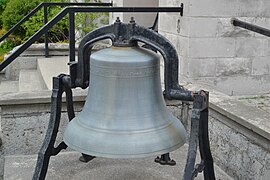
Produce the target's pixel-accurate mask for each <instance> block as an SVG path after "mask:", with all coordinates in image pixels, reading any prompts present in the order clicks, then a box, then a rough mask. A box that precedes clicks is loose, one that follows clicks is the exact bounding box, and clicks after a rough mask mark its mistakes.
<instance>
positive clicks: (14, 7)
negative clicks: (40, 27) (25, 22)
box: [2, 0, 41, 38]
mask: <svg viewBox="0 0 270 180" xmlns="http://www.w3.org/2000/svg"><path fill="white" fill-rule="evenodd" d="M40 1H41V0H10V1H8V3H7V4H6V8H5V10H4V12H3V13H2V20H3V28H4V29H6V30H8V29H10V28H12V27H13V26H14V25H15V24H17V23H18V22H19V21H20V20H21V19H22V18H23V17H24V16H25V15H26V14H27V13H29V12H30V11H31V10H32V9H34V8H35V7H36V6H37V5H38V4H39V3H40ZM25 33H26V30H25V29H24V28H23V27H22V26H21V27H19V28H18V29H17V30H16V31H15V32H14V35H17V36H19V37H21V38H22V37H23V36H24V35H25Z"/></svg>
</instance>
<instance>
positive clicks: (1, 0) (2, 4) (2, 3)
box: [0, 0, 8, 28]
mask: <svg viewBox="0 0 270 180" xmlns="http://www.w3.org/2000/svg"><path fill="white" fill-rule="evenodd" d="M7 2H8V0H0V28H2V26H3V21H2V13H3V11H4V10H5V8H6V4H7Z"/></svg>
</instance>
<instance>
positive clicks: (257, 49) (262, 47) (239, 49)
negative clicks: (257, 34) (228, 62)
mask: <svg viewBox="0 0 270 180" xmlns="http://www.w3.org/2000/svg"><path fill="white" fill-rule="evenodd" d="M267 44H268V41H267V40H266V39H261V38H236V56H237V57H258V56H265V55H266V49H267V48H268V49H269V47H267Z"/></svg>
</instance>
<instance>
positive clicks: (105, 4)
mask: <svg viewBox="0 0 270 180" xmlns="http://www.w3.org/2000/svg"><path fill="white" fill-rule="evenodd" d="M112 4H113V3H112V2H110V3H62V2H42V3H40V4H39V5H37V6H36V7H35V8H34V9H33V10H32V11H30V12H29V13H28V14H27V15H25V16H24V17H23V18H22V19H21V20H20V21H19V22H18V23H17V24H15V25H14V26H13V27H12V28H11V29H9V30H8V32H6V33H5V34H4V35H3V36H2V37H0V42H2V41H3V40H4V39H6V38H7V37H8V36H9V35H10V34H11V33H12V32H13V31H15V30H16V29H18V27H19V26H20V25H22V24H23V23H24V22H26V21H27V20H28V19H29V18H30V17H31V16H33V15H34V14H35V13H36V12H37V11H39V10H40V9H41V8H44V24H46V23H47V21H48V20H47V19H48V17H47V7H49V6H61V7H62V6H112ZM45 56H48V36H47V33H45Z"/></svg>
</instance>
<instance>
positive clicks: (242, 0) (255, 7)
mask: <svg viewBox="0 0 270 180" xmlns="http://www.w3.org/2000/svg"><path fill="white" fill-rule="evenodd" d="M267 2H268V0H256V1H254V0H238V9H237V11H236V12H237V13H238V16H242V17H249V16H251V17H263V16H265V15H266V13H265V12H266V11H267V9H268V11H269V7H270V6H266V5H267V4H266V3H267ZM268 5H269V3H268Z"/></svg>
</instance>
